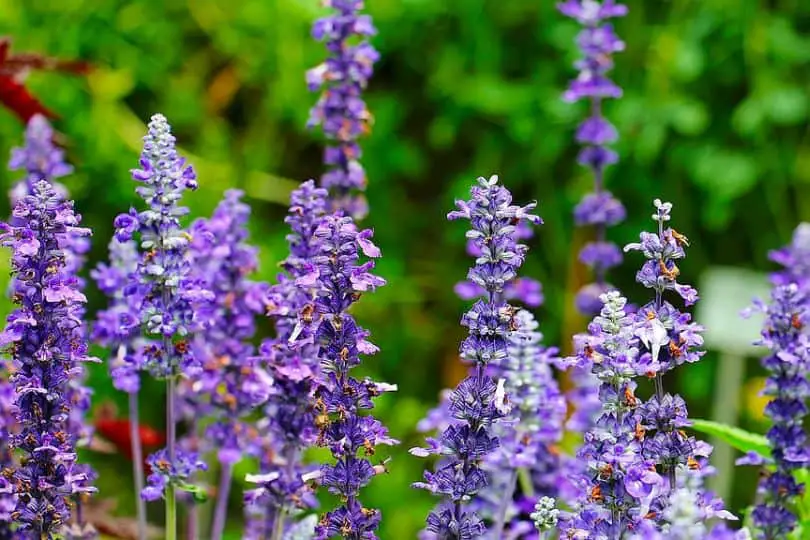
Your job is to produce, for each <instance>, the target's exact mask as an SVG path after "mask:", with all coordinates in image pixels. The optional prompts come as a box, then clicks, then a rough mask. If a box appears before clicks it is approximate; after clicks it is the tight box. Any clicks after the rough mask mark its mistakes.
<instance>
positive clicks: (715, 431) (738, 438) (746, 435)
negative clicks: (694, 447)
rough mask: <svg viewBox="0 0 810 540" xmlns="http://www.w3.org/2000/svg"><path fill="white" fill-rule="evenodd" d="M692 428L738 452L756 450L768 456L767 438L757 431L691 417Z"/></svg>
mask: <svg viewBox="0 0 810 540" xmlns="http://www.w3.org/2000/svg"><path fill="white" fill-rule="evenodd" d="M691 422H692V429H693V430H695V431H699V432H700V433H705V434H706V435H711V436H712V437H717V438H718V439H720V440H722V441H724V442H726V443H728V444H730V445H731V446H732V447H734V448H736V449H737V450H739V451H740V452H745V453H747V452H756V453H757V454H759V455H760V456H762V457H770V456H771V449H770V446H769V445H768V439H766V438H765V436H764V435H760V434H759V433H751V432H750V431H745V430H744V429H741V428H738V427H734V426H728V425H726V424H721V423H719V422H712V421H711V420H700V419H692V420H691Z"/></svg>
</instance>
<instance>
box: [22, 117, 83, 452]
mask: <svg viewBox="0 0 810 540" xmlns="http://www.w3.org/2000/svg"><path fill="white" fill-rule="evenodd" d="M53 137H54V131H53V128H52V127H51V125H50V124H49V123H48V120H46V119H45V117H44V116H42V115H39V114H37V115H34V116H33V117H31V119H30V120H29V121H28V125H27V126H26V130H25V145H24V146H23V147H20V148H14V149H13V150H12V152H11V159H10V161H9V168H10V169H11V170H23V171H25V177H24V178H23V179H22V180H20V182H18V183H17V185H16V186H14V188H12V190H11V192H10V193H9V195H10V198H11V205H12V207H13V206H14V205H15V204H16V203H17V201H19V200H20V199H21V198H23V197H25V196H26V195H30V194H32V193H33V188H34V186H35V185H36V184H37V183H38V182H40V181H42V180H45V181H47V182H49V183H50V184H51V185H52V186H53V188H54V192H55V193H56V196H57V198H58V199H59V200H66V199H67V197H68V192H67V189H66V188H65V186H64V185H62V184H60V183H58V182H56V179H57V178H61V177H63V176H67V175H69V174H70V173H72V172H73V167H71V166H70V165H69V164H68V163H66V162H65V156H64V152H63V151H62V149H61V148H59V147H58V146H56V145H55V144H54V142H53ZM11 224H12V225H14V226H20V225H23V223H22V221H21V220H19V219H17V218H14V217H13V216H12V219H11ZM59 245H60V248H61V249H62V252H63V254H64V260H65V272H66V273H67V274H68V275H70V276H73V277H75V278H76V284H77V286H78V288H79V290H80V291H81V290H84V287H85V281H84V279H83V278H82V277H81V276H80V275H79V272H80V271H81V269H82V268H83V266H84V263H85V262H86V255H87V252H88V251H89V250H90V241H89V237H88V235H86V234H83V233H74V232H71V231H68V232H65V233H63V234H60V236H59ZM77 309H78V310H79V311H78V312H77V318H78V319H79V320H83V319H84V307H83V306H79V307H78V308H77ZM73 370H74V376H73V377H72V378H71V380H70V389H69V394H70V395H69V398H68V399H69V400H70V402H71V405H72V406H71V413H70V417H69V419H68V431H69V432H70V433H71V434H72V435H73V436H74V437H76V439H77V444H78V445H80V446H84V445H86V444H87V443H88V442H89V441H90V439H91V437H92V434H93V430H92V427H91V426H90V425H89V424H88V423H87V421H86V418H85V417H86V413H87V411H88V410H89V409H90V396H91V395H92V390H90V389H89V388H88V387H87V386H86V385H85V384H84V381H85V378H86V374H85V370H84V366H82V365H76V366H74V367H73Z"/></svg>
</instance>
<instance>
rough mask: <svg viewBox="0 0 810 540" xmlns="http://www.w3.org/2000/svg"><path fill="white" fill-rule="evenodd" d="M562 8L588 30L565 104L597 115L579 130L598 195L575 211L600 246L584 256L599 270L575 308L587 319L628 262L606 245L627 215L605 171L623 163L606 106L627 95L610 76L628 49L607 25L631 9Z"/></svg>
mask: <svg viewBox="0 0 810 540" xmlns="http://www.w3.org/2000/svg"><path fill="white" fill-rule="evenodd" d="M557 8H558V9H559V10H560V12H561V13H562V14H563V15H565V16H566V17H570V18H572V19H574V20H576V21H577V22H579V24H581V25H582V26H584V28H583V29H582V30H581V31H580V33H579V35H578V36H577V46H578V47H579V50H580V52H581V53H582V58H581V59H580V60H579V61H577V63H576V67H577V69H578V70H579V75H578V76H577V78H576V79H574V80H573V81H572V82H571V84H570V85H569V87H568V90H566V92H565V93H564V94H563V99H565V100H566V101H580V100H586V101H588V103H589V104H590V110H591V115H590V116H589V117H588V118H587V119H585V120H584V121H583V122H582V123H581V124H580V125H579V128H577V133H576V140H577V142H578V143H580V144H582V145H583V148H582V150H581V151H580V153H579V157H578V162H579V163H580V164H581V165H583V166H584V167H587V168H588V169H590V170H591V171H592V173H593V176H594V191H593V193H589V194H587V195H585V197H584V198H583V199H582V201H581V202H580V203H579V204H578V205H577V207H576V208H575V209H574V220H575V222H576V223H577V225H581V226H582V225H590V226H593V227H595V228H596V237H597V240H596V242H595V243H590V244H587V245H586V246H585V247H584V248H583V249H582V252H581V253H580V260H581V261H582V263H583V264H585V265H586V266H588V267H589V268H591V269H593V272H594V277H595V278H596V279H595V283H592V284H588V285H585V286H584V287H583V288H582V289H581V290H580V291H579V292H578V293H577V297H576V301H575V304H576V307H577V309H578V310H579V311H580V312H581V313H582V314H584V315H594V314H596V313H599V310H600V309H601V305H600V304H599V298H600V297H601V295H602V294H603V293H605V292H607V291H608V290H611V289H612V286H611V285H610V284H608V283H607V281H606V279H605V278H606V272H607V270H609V269H610V268H612V267H614V266H617V265H619V264H621V261H622V256H621V252H620V251H619V250H618V248H616V246H615V245H614V244H612V243H610V242H607V241H606V240H605V235H606V229H607V228H608V227H611V226H613V225H615V224H617V223H619V222H620V221H622V220H624V218H625V210H624V207H623V206H622V204H621V203H620V202H619V201H618V200H617V199H615V198H614V197H613V195H611V194H610V192H608V191H606V190H605V188H604V172H605V168H606V167H607V166H608V165H611V164H613V163H615V162H616V161H617V160H618V155H617V154H616V153H615V152H614V151H613V150H610V149H609V148H608V147H607V145H609V144H611V143H614V142H616V140H617V139H618V132H617V131H616V128H615V127H614V126H613V125H612V124H611V123H610V122H609V121H608V120H607V119H606V118H605V117H604V116H603V115H602V101H603V100H605V99H608V98H618V97H621V95H622V92H621V89H620V88H619V87H618V86H616V84H615V83H613V81H611V80H610V79H609V78H608V77H607V72H608V71H610V70H611V69H612V68H613V59H612V55H613V54H614V53H617V52H620V51H623V50H624V42H622V41H621V40H620V39H619V38H618V37H617V36H616V34H615V33H614V31H613V26H612V25H611V24H609V23H606V22H605V21H606V20H608V19H611V18H614V17H623V16H624V15H626V14H627V8H626V7H625V6H624V5H622V4H617V3H615V2H614V1H613V0H605V1H603V2H599V1H597V0H565V1H564V2H562V3H559V4H558V5H557Z"/></svg>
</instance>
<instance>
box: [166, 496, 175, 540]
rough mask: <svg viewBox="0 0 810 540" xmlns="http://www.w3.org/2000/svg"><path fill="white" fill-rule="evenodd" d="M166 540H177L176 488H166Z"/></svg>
mask: <svg viewBox="0 0 810 540" xmlns="http://www.w3.org/2000/svg"><path fill="white" fill-rule="evenodd" d="M166 540H177V501H176V500H175V498H174V486H173V485H171V484H169V485H168V486H166Z"/></svg>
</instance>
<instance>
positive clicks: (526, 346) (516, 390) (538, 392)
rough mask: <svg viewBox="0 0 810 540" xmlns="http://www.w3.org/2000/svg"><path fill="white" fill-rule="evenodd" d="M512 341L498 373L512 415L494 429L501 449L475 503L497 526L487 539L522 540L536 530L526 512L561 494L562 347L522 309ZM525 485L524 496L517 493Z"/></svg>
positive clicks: (491, 457) (485, 466)
mask: <svg viewBox="0 0 810 540" xmlns="http://www.w3.org/2000/svg"><path fill="white" fill-rule="evenodd" d="M514 322H515V324H514V326H515V331H514V333H513V334H512V335H511V336H510V337H509V347H508V353H509V354H508V357H507V358H506V360H504V362H503V363H502V364H501V365H500V366H493V368H494V369H493V373H494V375H495V376H497V377H499V380H501V381H504V391H505V392H506V394H507V395H508V396H509V401H510V402H511V404H512V411H511V413H510V414H509V415H508V416H507V417H506V418H505V419H504V421H503V422H500V423H498V424H496V425H495V426H494V427H493V433H494V434H495V435H497V436H498V439H499V441H500V446H499V448H498V449H497V450H496V451H495V452H493V453H491V454H489V455H488V456H487V457H486V459H485V461H484V463H483V469H484V470H485V471H486V472H487V474H488V475H489V485H488V486H487V487H486V488H484V489H483V490H482V491H481V492H480V493H479V494H478V496H477V497H476V499H475V500H474V501H473V503H472V505H471V506H472V508H474V509H475V511H476V512H477V513H478V515H479V516H481V517H482V518H484V519H486V520H487V521H488V522H490V523H492V525H491V526H490V528H489V530H488V532H487V537H488V538H492V539H493V540H496V539H499V538H512V537H514V538H521V537H522V536H521V535H523V534H526V532H527V531H532V530H533V527H534V523H533V521H534V520H533V519H532V518H531V516H530V515H529V514H530V512H527V511H526V509H527V508H528V509H533V508H534V506H535V505H536V504H537V502H538V501H539V500H540V498H542V497H548V496H556V495H557V491H558V490H557V485H556V484H557V475H558V473H559V470H558V469H559V463H558V459H559V458H558V456H557V455H556V452H554V451H553V450H552V446H553V445H556V444H558V443H559V442H560V441H561V440H562V435H563V424H564V421H565V415H566V403H565V396H564V395H563V394H562V392H561V391H560V388H559V385H558V384H557V380H556V379H555V378H554V373H553V371H552V365H555V364H556V363H557V362H558V361H559V359H558V358H557V356H556V355H557V349H556V348H554V347H551V348H545V347H543V346H542V345H541V340H542V338H543V336H542V334H541V333H540V332H538V331H537V328H538V326H539V325H538V323H537V321H536V320H535V319H534V316H533V315H532V314H531V313H529V312H528V311H525V310H520V311H518V312H517V313H516V314H515V318H514ZM518 485H519V486H520V496H519V497H517V498H515V490H516V488H517V486H518Z"/></svg>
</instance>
